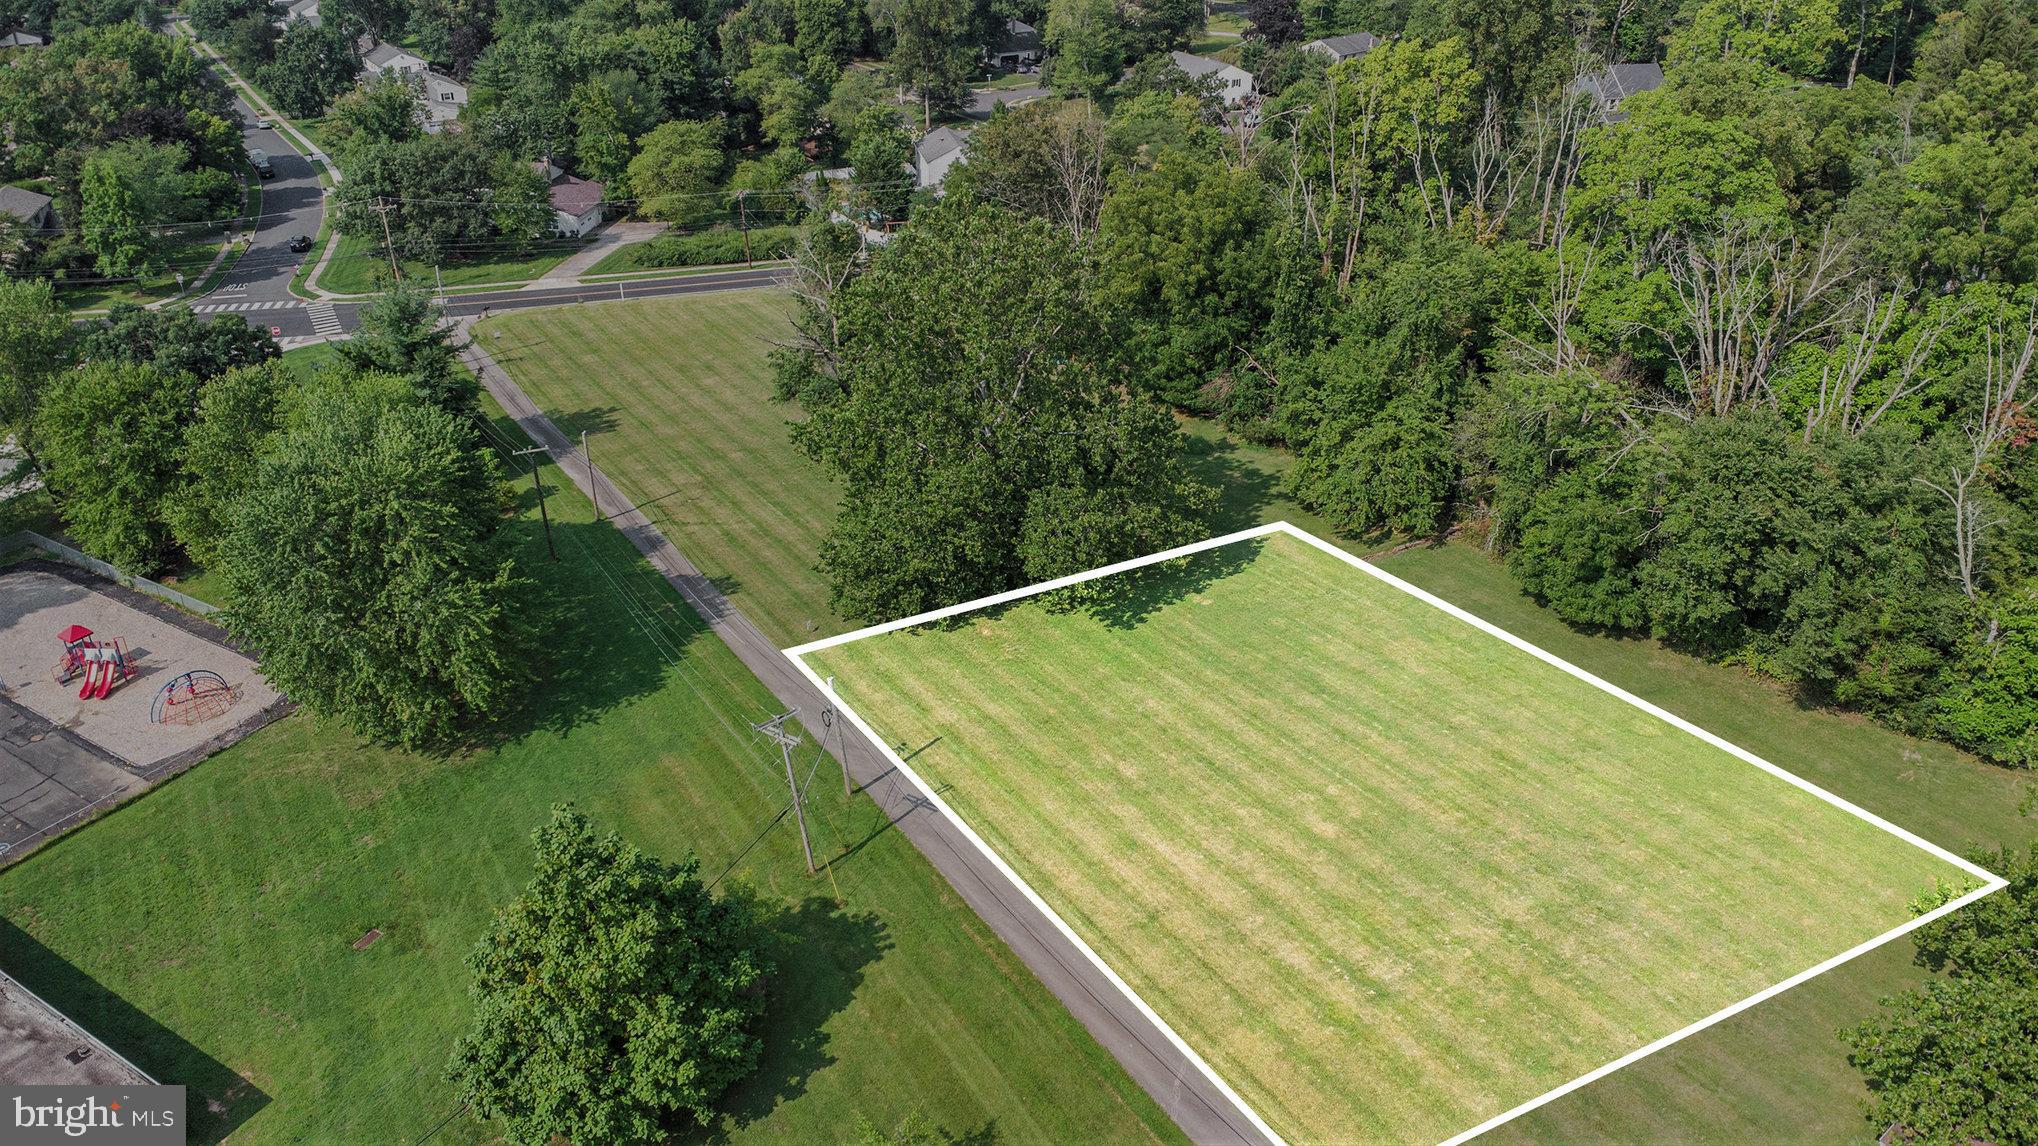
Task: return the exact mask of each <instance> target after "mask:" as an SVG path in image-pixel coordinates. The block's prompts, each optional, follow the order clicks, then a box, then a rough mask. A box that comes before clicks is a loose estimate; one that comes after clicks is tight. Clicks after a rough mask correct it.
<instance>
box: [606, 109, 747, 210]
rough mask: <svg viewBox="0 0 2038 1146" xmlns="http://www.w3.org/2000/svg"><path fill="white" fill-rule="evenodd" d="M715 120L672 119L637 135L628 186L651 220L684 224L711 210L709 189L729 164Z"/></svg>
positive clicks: (713, 188) (715, 183)
mask: <svg viewBox="0 0 2038 1146" xmlns="http://www.w3.org/2000/svg"><path fill="white" fill-rule="evenodd" d="M724 133H725V131H724V128H723V125H722V123H721V121H720V120H687V119H675V120H671V121H669V122H666V123H661V124H659V125H658V126H657V127H655V128H653V129H652V130H651V131H650V133H649V134H647V135H645V136H644V138H643V139H640V140H638V141H637V142H638V144H639V145H640V149H639V150H638V152H637V157H636V158H635V159H632V160H631V161H630V188H631V190H632V191H633V192H634V193H635V194H636V196H637V198H638V200H639V204H640V206H639V209H640V210H641V211H642V212H643V213H644V214H647V215H649V216H651V217H652V218H654V219H664V220H666V221H668V222H674V223H687V222H692V221H694V220H697V219H701V218H704V217H705V216H707V215H709V214H712V213H713V212H714V210H715V209H716V207H717V204H716V203H715V201H714V191H715V189H716V187H718V186H720V184H721V182H722V175H723V173H724V172H725V171H727V169H728V166H729V157H728V153H727V152H725V151H724V150H722V139H723V135H724Z"/></svg>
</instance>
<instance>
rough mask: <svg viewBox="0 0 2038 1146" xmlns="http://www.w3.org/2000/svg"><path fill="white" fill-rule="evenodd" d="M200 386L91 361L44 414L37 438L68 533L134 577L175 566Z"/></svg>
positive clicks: (70, 374) (50, 399)
mask: <svg viewBox="0 0 2038 1146" xmlns="http://www.w3.org/2000/svg"><path fill="white" fill-rule="evenodd" d="M195 385H196V383H195V381H194V380H193V379H192V378H191V377H190V376H189V375H185V374H168V373H165V372H163V371H161V370H158V369H156V368H155V367H153V366H138V365H132V364H129V363H124V362H89V363H86V364H85V365H83V366H81V367H79V368H77V369H75V370H69V371H66V372H64V373H63V374H60V375H58V376H57V378H56V379H55V380H54V381H53V382H51V383H50V384H49V386H48V387H47V388H46V389H45V390H44V392H43V395H42V400H41V402H40V404H39V405H38V407H37V409H36V412H35V436H34V440H35V442H36V445H37V448H38V449H39V450H40V454H39V460H40V462H41V465H42V471H43V476H44V479H45V480H46V482H47V483H48V485H49V488H50V491H51V492H52V493H54V494H56V496H57V510H58V512H59V514H61V516H62V517H63V520H64V528H65V529H67V530H69V531H70V534H71V536H72V537H74V538H76V539H77V541H78V543H79V546H80V547H81V548H83V549H84V550H86V551H87V552H89V553H91V554H92V555H93V556H95V557H98V558H100V559H102V560H105V561H110V562H112V563H113V564H115V565H118V566H120V567H121V568H122V569H124V570H126V571H127V572H129V573H133V574H136V575H139V576H148V575H150V574H152V573H155V572H156V571H157V570H159V569H161V568H162V567H163V566H164V564H165V563H166V562H167V561H168V560H169V557H170V553H171V541H170V529H169V526H168V525H167V524H166V522H165V520H164V502H165V501H166V499H168V498H169V497H170V496H171V495H172V491H173V490H174V489H175V487H176V485H177V480H178V468H177V456H178V448H179V440H180V438H179V434H180V426H181V418H182V416H183V415H184V413H185V412H186V411H188V410H189V409H190V408H191V404H192V397H193V390H194V389H195Z"/></svg>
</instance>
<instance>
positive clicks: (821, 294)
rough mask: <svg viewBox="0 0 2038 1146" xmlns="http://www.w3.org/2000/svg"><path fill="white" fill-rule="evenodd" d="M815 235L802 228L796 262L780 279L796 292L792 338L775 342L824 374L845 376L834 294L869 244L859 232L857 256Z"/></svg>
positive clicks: (850, 275) (853, 274) (796, 245)
mask: <svg viewBox="0 0 2038 1146" xmlns="http://www.w3.org/2000/svg"><path fill="white" fill-rule="evenodd" d="M813 235H814V232H813V230H812V229H811V228H806V227H802V228H800V230H799V233H798V237H797V238H796V239H795V240H794V241H793V251H792V259H791V261H790V262H789V264H788V265H787V266H786V268H785V275H784V277H783V278H782V279H781V280H780V281H781V282H783V283H784V285H785V288H786V289H787V290H788V291H790V292H791V293H792V296H793V299H794V302H795V304H796V305H795V309H794V312H793V320H792V328H793V336H792V338H790V339H788V340H786V341H782V342H777V343H776V345H777V346H778V347H780V348H781V349H784V350H788V351H791V352H793V353H795V354H799V355H802V356H804V357H806V358H807V360H808V361H809V362H811V363H812V364H813V366H814V369H815V370H816V371H817V372H819V373H820V374H822V375H824V376H826V377H829V378H835V379H840V378H841V377H842V319H841V315H840V314H839V313H838V312H837V310H836V307H835V296H836V295H837V294H838V293H839V292H840V291H841V290H842V288H843V287H845V286H848V285H849V280H850V279H852V278H855V277H856V272H857V268H858V266H859V265H860V264H861V263H862V262H863V260H864V258H865V256H866V252H867V246H868V244H867V240H865V239H864V238H863V234H862V231H861V230H860V229H859V230H858V232H857V241H858V246H857V249H856V250H855V251H853V252H840V253H837V252H828V251H824V250H823V249H821V248H819V247H817V246H815V245H814V239H813Z"/></svg>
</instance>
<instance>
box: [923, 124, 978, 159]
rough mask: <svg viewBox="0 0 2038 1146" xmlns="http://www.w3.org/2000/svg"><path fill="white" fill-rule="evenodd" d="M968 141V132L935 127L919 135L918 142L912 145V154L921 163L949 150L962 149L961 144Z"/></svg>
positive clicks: (940, 155)
mask: <svg viewBox="0 0 2038 1146" xmlns="http://www.w3.org/2000/svg"><path fill="white" fill-rule="evenodd" d="M968 142H969V133H968V132H966V131H958V130H956V129H955V128H952V127H937V128H935V129H934V130H933V131H930V132H928V133H927V134H926V135H923V136H921V137H920V142H918V143H916V144H914V145H913V154H914V155H915V156H917V157H918V158H919V160H920V161H921V162H922V163H929V162H932V161H934V160H936V159H939V158H941V157H942V156H944V155H947V154H949V153H950V152H954V151H960V150H962V145H963V144H965V143H968Z"/></svg>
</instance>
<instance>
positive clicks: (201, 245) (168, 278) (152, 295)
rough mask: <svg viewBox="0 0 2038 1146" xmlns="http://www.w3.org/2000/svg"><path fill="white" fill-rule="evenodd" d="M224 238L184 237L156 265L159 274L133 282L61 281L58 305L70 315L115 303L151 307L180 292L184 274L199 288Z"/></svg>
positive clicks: (91, 278) (172, 242)
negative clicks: (68, 282) (71, 312)
mask: <svg viewBox="0 0 2038 1146" xmlns="http://www.w3.org/2000/svg"><path fill="white" fill-rule="evenodd" d="M222 238H223V236H222V235H221V233H220V232H217V231H208V232H206V233H205V234H202V235H198V234H193V235H185V236H181V237H178V238H175V239H172V240H170V241H169V242H168V243H167V244H166V245H165V247H164V248H163V252H162V255H161V257H160V258H158V259H157V264H158V265H159V266H160V268H161V269H160V270H159V271H156V272H154V273H151V274H148V275H144V276H141V277H139V278H134V279H122V280H120V281H117V282H101V281H96V280H97V276H96V275H94V274H92V273H90V272H88V273H87V274H86V275H85V276H84V280H83V281H80V282H78V283H76V284H75V285H67V284H65V283H64V282H62V281H59V282H57V283H56V288H57V302H58V303H59V304H61V305H62V306H63V307H64V308H65V309H67V310H70V311H74V312H75V311H81V310H104V309H106V308H107V307H109V306H112V305H113V304H114V303H116V302H132V303H150V302H155V301H157V300H158V299H166V298H169V297H171V296H172V295H175V294H176V293H177V292H178V290H179V289H181V288H179V287H178V285H177V276H178V275H179V274H182V275H183V276H184V279H185V281H186V283H188V284H190V285H193V286H196V285H198V282H199V279H200V277H201V276H202V275H204V274H205V268H207V267H208V266H211V265H212V260H213V258H214V256H216V255H217V254H218V253H219V245H220V242H221V241H222Z"/></svg>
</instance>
